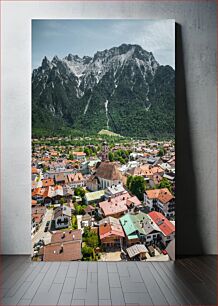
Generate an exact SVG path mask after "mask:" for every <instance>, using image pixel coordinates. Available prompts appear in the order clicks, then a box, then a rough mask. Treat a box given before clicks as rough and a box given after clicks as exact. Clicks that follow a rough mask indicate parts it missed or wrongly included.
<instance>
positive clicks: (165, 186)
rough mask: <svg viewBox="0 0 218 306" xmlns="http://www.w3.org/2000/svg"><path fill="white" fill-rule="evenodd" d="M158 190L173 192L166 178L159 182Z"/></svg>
mask: <svg viewBox="0 0 218 306" xmlns="http://www.w3.org/2000/svg"><path fill="white" fill-rule="evenodd" d="M158 188H159V189H160V188H167V189H168V190H169V191H170V192H171V193H172V191H173V186H172V184H171V183H170V181H169V180H168V179H167V178H165V177H164V178H163V179H162V180H161V182H160V183H159V184H158Z"/></svg>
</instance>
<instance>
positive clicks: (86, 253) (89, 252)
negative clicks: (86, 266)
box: [82, 245, 94, 260]
mask: <svg viewBox="0 0 218 306" xmlns="http://www.w3.org/2000/svg"><path fill="white" fill-rule="evenodd" d="M82 255H83V259H84V260H90V258H91V259H92V258H93V257H94V256H93V255H94V250H93V248H91V247H89V246H87V245H85V246H84V247H83V248H82Z"/></svg>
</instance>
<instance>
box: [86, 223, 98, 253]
mask: <svg viewBox="0 0 218 306" xmlns="http://www.w3.org/2000/svg"><path fill="white" fill-rule="evenodd" d="M83 241H84V242H86V244H87V245H88V246H90V247H92V248H96V247H97V246H99V237H98V235H97V234H96V233H95V232H94V231H92V230H91V228H90V227H87V226H86V227H84V232H83Z"/></svg>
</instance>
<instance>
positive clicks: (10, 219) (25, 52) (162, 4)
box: [1, 1, 217, 255]
mask: <svg viewBox="0 0 218 306" xmlns="http://www.w3.org/2000/svg"><path fill="white" fill-rule="evenodd" d="M2 16H3V20H2V21H1V22H2V26H3V27H2V42H3V45H2V62H3V63H2V67H1V75H2V93H1V94H2V97H1V98H2V109H1V118H2V131H1V132H2V133H1V135H2V138H1V142H2V167H1V171H2V173H1V175H2V176H1V180H2V182H1V189H2V190H1V191H2V192H1V197H2V198H1V243H2V245H1V252H2V253H4V254H30V246H31V243H30V181H31V177H30V172H31V171H30V170H31V169H30V156H31V141H30V139H31V80H30V76H31V19H32V18H142V19H143V18H144V19H164V18H170V19H175V21H176V23H177V27H176V32H177V43H176V46H177V101H176V106H177V111H176V116H177V244H176V248H177V254H180V255H182V254H200V253H204V254H216V253H217V247H216V240H217V239H216V233H217V227H216V226H217V223H216V221H217V219H216V218H217V211H216V207H217V198H216V196H217V191H216V190H217V180H216V169H217V160H216V156H217V143H216V142H217V138H216V137H217V134H216V133H217V130H216V114H217V111H216V107H217V105H216V4H215V1H214V2H213V1H178V2H176V1H173V2H171V1H168V2H167V1H159V2H158V1H150V2H149V1H144V2H141V1H139V2H136V1H132V2H129V1H127V2H124V1H123V2H122V1H120V2H118V1H116V2H115V1H112V2H104V1H102V2H99V1H96V2H85V1H83V2H82V1H81V2H80V3H79V2H74V3H73V2H69V1H68V2H64V1H59V2H50V1H48V2H44V1H43V2H40V1H39V2H37V1H36V2H31V3H27V2H26V1H23V2H20V1H16V2H11V1H10V2H7V1H3V3H2Z"/></svg>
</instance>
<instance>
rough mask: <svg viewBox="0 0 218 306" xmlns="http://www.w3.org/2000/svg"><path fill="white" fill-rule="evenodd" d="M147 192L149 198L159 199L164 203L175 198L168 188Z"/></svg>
mask: <svg viewBox="0 0 218 306" xmlns="http://www.w3.org/2000/svg"><path fill="white" fill-rule="evenodd" d="M146 194H147V196H148V198H149V199H158V200H159V201H160V202H161V203H163V204H166V203H168V202H169V201H171V200H172V199H174V196H173V195H172V194H171V192H170V191H169V190H168V189H167V188H162V189H153V190H147V191H146Z"/></svg>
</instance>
